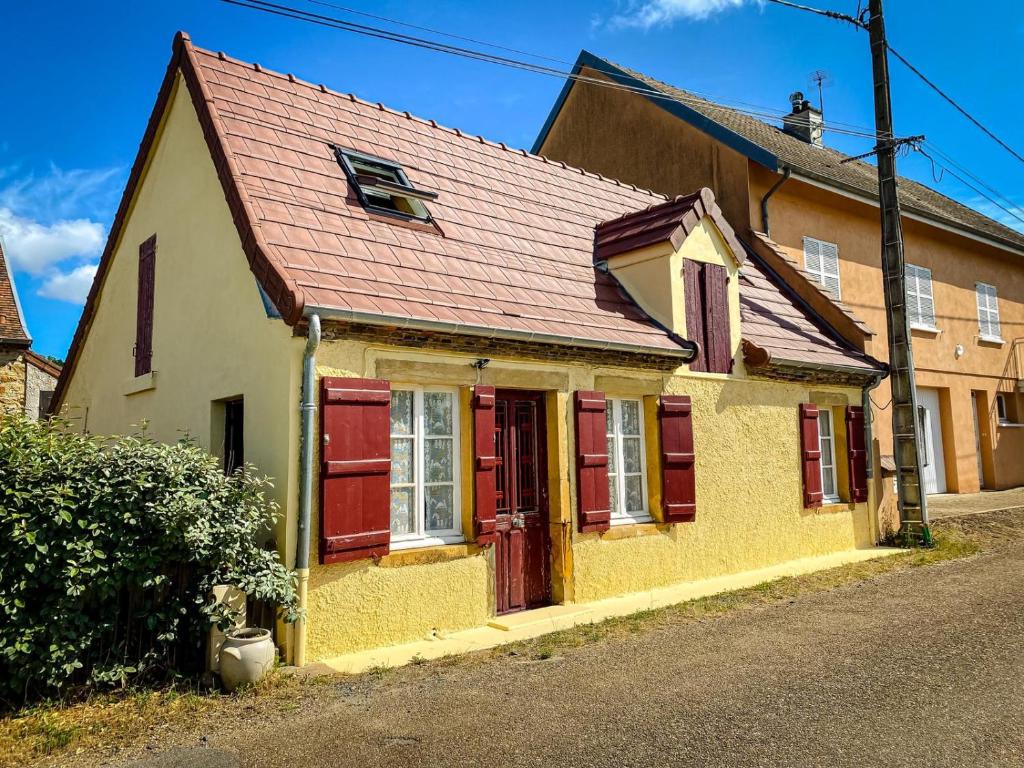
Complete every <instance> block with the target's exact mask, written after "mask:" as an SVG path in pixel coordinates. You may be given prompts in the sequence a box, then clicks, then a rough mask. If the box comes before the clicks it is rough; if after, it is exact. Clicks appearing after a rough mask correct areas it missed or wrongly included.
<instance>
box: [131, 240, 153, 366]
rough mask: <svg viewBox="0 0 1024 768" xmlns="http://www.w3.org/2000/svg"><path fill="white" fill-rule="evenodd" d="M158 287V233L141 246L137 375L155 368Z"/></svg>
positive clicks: (137, 315) (136, 355) (136, 326)
mask: <svg viewBox="0 0 1024 768" xmlns="http://www.w3.org/2000/svg"><path fill="white" fill-rule="evenodd" d="M155 289H156V235H153V236H152V237H150V238H148V239H147V240H146V241H145V242H144V243H143V244H142V245H140V246H139V291H138V295H137V297H136V306H135V375H136V376H143V375H145V374H147V373H149V372H150V371H152V370H153V299H154V296H155Z"/></svg>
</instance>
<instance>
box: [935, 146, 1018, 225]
mask: <svg viewBox="0 0 1024 768" xmlns="http://www.w3.org/2000/svg"><path fill="white" fill-rule="evenodd" d="M932 149H933V150H934V147H932ZM917 151H918V152H920V153H921V154H922V155H924V156H925V157H926V158H928V159H929V160H931V161H932V163H933V164H935V165H938V166H939V167H940V168H942V169H943V170H944V171H945V172H946V173H948V174H949V175H950V176H952V177H953V178H954V179H956V180H957V181H959V182H960V183H961V184H963V185H964V186H965V187H967V188H968V189H971V190H973V191H974V192H975V194H978V195H981V197H983V198H985V199H986V200H988V201H989V202H990V203H992V205H994V206H996V207H997V208H999V209H1000V210H1002V211H1004V212H1005V213H1006V214H1007V215H1008V216H1010V217H1012V218H1014V219H1016V220H1017V221H1018V222H1020V223H1021V224H1024V216H1021V215H1020V214H1018V213H1015V212H1014V211H1013V210H1012V209H1011V208H1007V207H1006V206H1005V205H1003V204H1002V203H1000V202H999V201H998V200H996V199H995V198H994V197H992V196H991V195H989V194H987V193H986V192H984V191H982V190H981V189H979V188H978V187H976V186H975V185H974V184H972V183H971V182H969V181H968V180H967V179H965V178H964V177H963V176H961V175H960V174H959V173H957V172H956V171H954V170H953V169H952V168H950V167H949V166H947V165H944V164H943V163H942V162H941V161H940V160H936V159H935V158H934V157H932V156H931V155H929V154H928V152H927V151H925V150H924V149H923V148H922V147H918V148H917ZM950 165H953V163H950ZM984 186H986V187H988V185H987V184H985V185H984ZM988 188H989V189H991V187H988ZM996 194H998V193H996ZM999 197H1003V196H1002V195H999ZM1004 199H1005V198H1004ZM1007 202H1009V201H1007ZM1011 204H1012V203H1011Z"/></svg>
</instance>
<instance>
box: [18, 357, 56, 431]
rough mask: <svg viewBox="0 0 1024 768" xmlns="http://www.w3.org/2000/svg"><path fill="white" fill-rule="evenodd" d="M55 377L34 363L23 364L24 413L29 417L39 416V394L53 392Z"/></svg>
mask: <svg viewBox="0 0 1024 768" xmlns="http://www.w3.org/2000/svg"><path fill="white" fill-rule="evenodd" d="M56 388H57V378H56V377H55V376H53V375H51V374H49V373H47V372H46V371H44V370H42V369H41V368H37V367H36V366H34V365H31V364H29V365H26V366H25V415H26V416H28V417H29V418H30V419H33V420H34V419H38V418H39V396H40V394H41V393H43V392H53V390H54V389H56Z"/></svg>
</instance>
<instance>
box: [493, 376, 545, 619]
mask: <svg viewBox="0 0 1024 768" xmlns="http://www.w3.org/2000/svg"><path fill="white" fill-rule="evenodd" d="M494 408H495V411H494V438H495V443H496V445H495V456H496V457H497V460H496V468H495V472H496V478H495V480H496V482H495V491H496V494H497V499H496V501H497V503H496V510H495V530H496V532H497V536H496V539H495V545H494V554H495V566H496V568H495V570H496V578H497V585H496V586H497V589H496V593H497V610H498V613H512V612H514V611H521V610H523V609H524V608H534V607H536V606H538V605H544V604H546V603H547V602H549V600H550V597H551V577H550V556H549V552H550V548H551V547H550V537H549V533H548V493H547V461H546V458H545V456H546V454H545V451H544V445H545V434H544V399H543V395H541V394H532V393H524V392H505V391H498V392H497V394H496V397H495V403H494Z"/></svg>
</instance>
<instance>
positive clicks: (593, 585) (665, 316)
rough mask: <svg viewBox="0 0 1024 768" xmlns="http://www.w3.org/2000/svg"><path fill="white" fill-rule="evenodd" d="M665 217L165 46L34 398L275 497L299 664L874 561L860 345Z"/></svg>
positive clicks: (697, 210) (686, 218) (687, 222)
mask: <svg viewBox="0 0 1024 768" xmlns="http://www.w3.org/2000/svg"><path fill="white" fill-rule="evenodd" d="M805 294H806V295H801V293H800V292H799V291H798V290H796V289H794V288H793V287H791V286H790V285H788V284H787V283H786V282H785V281H784V280H782V279H781V277H780V275H779V272H778V269H777V268H776V266H773V263H772V261H771V259H769V258H765V257H763V256H761V255H758V254H757V253H756V252H753V251H751V250H749V249H747V248H745V247H744V246H743V245H742V244H741V243H740V242H739V240H737V238H736V236H735V235H734V233H733V230H732V227H731V226H730V225H729V223H728V222H727V220H726V218H725V217H724V216H723V214H722V211H721V210H720V209H719V206H718V204H717V203H716V202H715V199H714V197H713V196H712V194H711V193H710V192H709V191H708V190H706V189H700V190H698V191H697V192H694V193H692V194H689V195H687V196H684V197H675V198H666V197H663V196H661V195H658V194H655V193H652V192H648V191H645V190H642V189H637V188H636V187H635V186H631V185H627V184H623V183H620V182H616V181H612V180H609V179H606V178H603V177H601V176H598V175H596V174H593V173H589V172H586V171H581V170H579V169H577V168H572V167H568V166H566V165H565V164H563V163H557V162H551V161H548V160H545V159H543V158H541V157H537V156H535V155H530V154H529V153H527V152H525V151H522V150H513V149H509V148H508V147H505V146H504V145H501V144H495V143H492V142H489V141H486V140H485V139H483V138H481V137H477V136H469V135H465V134H463V133H462V132H460V131H458V130H452V129H449V128H445V127H442V126H439V125H437V124H436V123H435V122H434V121H431V120H422V119H420V118H417V117H414V116H411V115H409V114H408V113H407V112H397V111H394V110H391V109H388V108H386V107H384V106H383V105H380V104H370V103H367V102H364V101H361V100H359V99H357V98H356V97H355V96H350V95H345V94H341V93H336V92H334V91H332V90H330V89H328V88H326V87H325V86H321V85H313V84H311V83H307V82H303V81H301V80H299V79H297V78H295V77H294V76H292V75H284V74H277V73H274V72H269V71H267V70H265V69H263V68H262V67H260V66H259V65H256V64H247V63H244V62H240V61H237V60H234V59H231V58H229V57H227V56H225V55H224V54H222V53H214V52H210V51H205V50H201V49H198V48H194V47H193V46H192V44H191V43H190V41H189V39H188V37H187V36H184V35H179V36H178V37H177V38H176V40H175V44H174V52H173V57H172V59H171V62H170V65H169V67H168V70H167V75H166V78H165V80H164V82H163V85H162V87H161V89H160V94H159V97H158V100H157V104H156V107H155V109H154V111H153V115H152V118H151V119H150V123H149V126H148V128H147V130H146V134H145V136H144V138H143V141H142V145H141V147H140V150H139V154H138V158H137V161H136V163H135V166H134V167H133V169H132V172H131V175H130V178H129V183H128V186H127V189H126V191H125V193H124V197H123V200H122V203H121V206H120V208H119V210H118V213H117V217H116V219H115V221H114V224H113V226H112V228H111V235H110V240H109V243H108V245H107V247H106V250H105V252H104V254H103V257H102V260H101V265H100V268H99V271H98V274H97V277H96V281H95V284H94V285H93V288H92V291H91V293H90V296H89V299H88V302H87V305H86V308H85V311H84V313H83V317H82V320H81V323H80V325H79V328H78V330H77V332H76V335H75V339H74V342H73V345H72V349H71V352H70V355H69V359H68V363H67V365H66V366H65V369H64V371H65V372H64V375H63V377H62V379H61V381H60V385H59V390H58V393H57V400H58V404H57V407H58V408H60V409H61V410H62V411H63V412H64V413H65V414H66V415H67V416H68V417H69V418H71V419H73V420H75V422H76V423H77V424H79V425H80V426H81V428H83V429H87V430H90V431H93V432H98V433H120V432H126V431H130V430H132V429H133V428H134V427H133V425H139V424H142V423H143V422H145V424H146V425H147V429H148V430H149V432H150V434H152V435H153V436H155V437H156V438H158V439H161V440H168V441H170V440H175V439H177V438H178V437H179V436H180V435H182V434H183V433H186V432H187V433H189V434H190V435H192V436H193V437H194V438H195V439H197V440H198V441H200V442H201V443H202V444H204V445H205V446H207V447H208V448H209V450H211V451H212V452H214V453H216V454H218V455H222V456H223V458H224V465H225V469H226V470H227V471H231V470H233V469H234V468H235V467H237V466H238V465H239V464H240V463H241V462H242V461H243V460H245V461H248V462H251V463H253V464H255V465H256V466H257V467H258V468H259V469H260V470H261V471H263V472H265V473H267V474H269V475H270V476H271V477H272V478H273V479H274V482H275V494H276V500H277V502H278V503H279V504H280V506H281V509H282V510H283V512H284V517H283V520H282V522H281V523H280V525H279V526H278V528H277V530H276V531H275V539H276V545H277V547H278V548H279V550H280V552H281V554H282V557H283V558H284V559H285V560H286V561H287V562H288V563H289V565H292V566H294V567H295V568H296V569H297V570H298V572H299V576H300V591H301V593H302V596H303V601H304V604H305V607H306V619H305V621H304V622H303V623H301V624H300V625H298V626H297V627H295V628H287V629H284V628H281V631H280V633H279V636H278V640H279V643H280V644H281V645H282V646H284V647H285V649H286V653H287V654H288V658H290V659H292V660H293V661H295V662H296V663H300V664H301V663H303V662H308V661H312V660H317V659H323V658H326V657H330V656H332V655H337V654H341V653H346V652H351V651H357V650H361V649H367V648H373V647H377V646H381V645H387V644H395V643H402V642H407V641H414V640H419V639H422V638H424V637H427V636H430V635H431V634H436V633H443V632H447V631H451V630H457V629H462V628H469V627H474V626H479V625H483V624H485V623H487V622H488V621H492V620H494V617H495V616H496V615H498V614H502V615H503V614H507V613H514V612H517V611H524V610H529V609H533V608H536V607H538V606H543V605H547V604H559V603H574V602H586V601H592V600H596V599H599V598H604V597H607V596H612V595H619V594H624V593H629V592H635V591H640V590H649V589H652V588H654V587H658V586H662V585H670V584H674V583H677V582H681V581H685V580H694V579H702V578H707V577H710V576H715V575H723V574H729V573H736V572H741V571H744V570H749V569H755V568H759V567H765V566H769V565H772V564H776V563H781V562H785V561H788V560H792V559H794V558H800V557H805V556H811V555H819V554H825V553H833V552H839V551H844V550H850V549H854V548H863V547H870V546H872V545H873V543H874V542H875V541H876V538H877V536H878V531H877V530H876V529H875V527H874V523H873V516H872V515H869V513H868V508H869V499H868V492H869V490H868V480H867V476H868V463H869V462H868V457H867V454H866V447H867V446H868V445H869V444H870V440H869V439H868V436H867V435H866V433H865V426H866V425H865V423H864V419H863V409H862V404H863V402H864V397H865V391H866V390H867V389H868V388H870V387H872V386H874V385H876V384H877V383H878V381H879V380H880V379H881V378H882V377H883V376H884V372H885V369H884V366H882V365H881V364H879V363H878V362H877V361H875V360H874V359H873V358H871V357H870V356H869V355H866V354H864V353H863V352H862V351H861V350H860V349H858V347H857V339H856V334H857V330H856V329H857V327H858V326H857V325H856V322H855V321H854V320H852V319H851V318H850V317H849V316H848V315H847V314H846V313H844V312H843V311H842V310H840V309H839V308H838V307H837V306H836V305H835V304H833V303H831V302H829V301H827V300H823V299H822V297H821V295H820V293H818V292H816V291H813V292H805Z"/></svg>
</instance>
